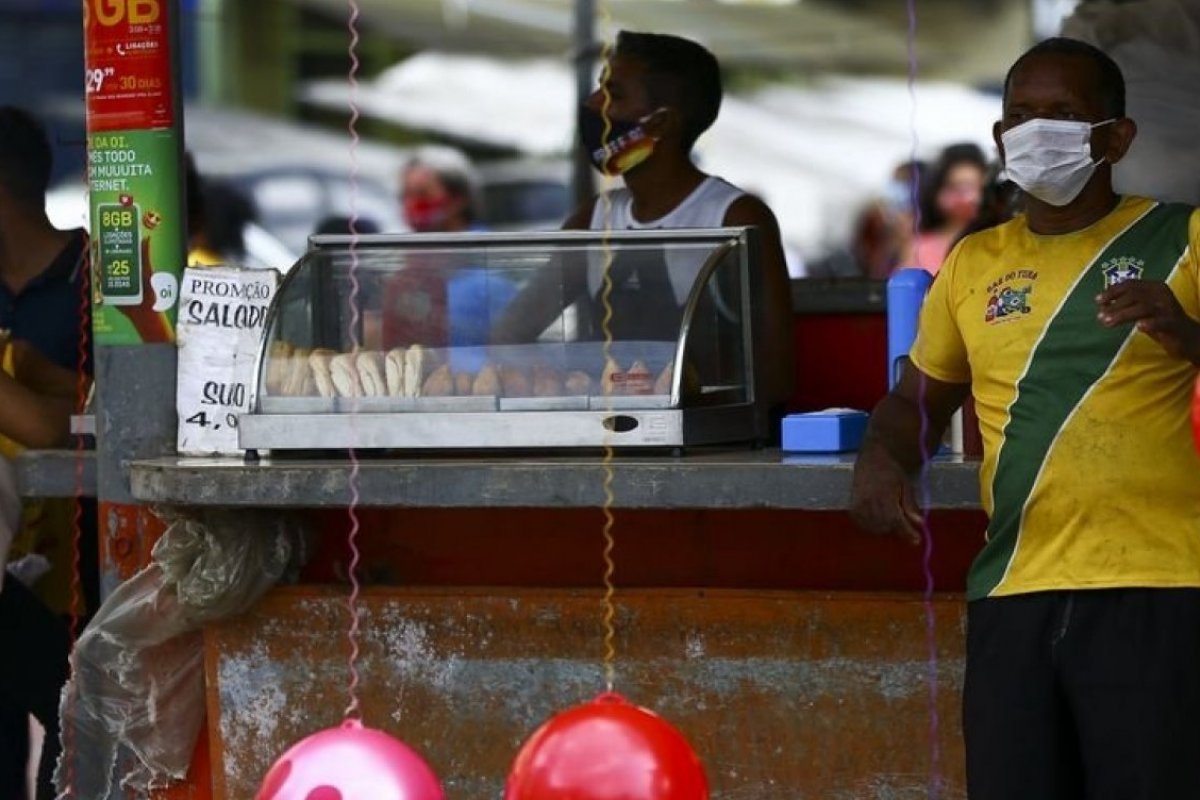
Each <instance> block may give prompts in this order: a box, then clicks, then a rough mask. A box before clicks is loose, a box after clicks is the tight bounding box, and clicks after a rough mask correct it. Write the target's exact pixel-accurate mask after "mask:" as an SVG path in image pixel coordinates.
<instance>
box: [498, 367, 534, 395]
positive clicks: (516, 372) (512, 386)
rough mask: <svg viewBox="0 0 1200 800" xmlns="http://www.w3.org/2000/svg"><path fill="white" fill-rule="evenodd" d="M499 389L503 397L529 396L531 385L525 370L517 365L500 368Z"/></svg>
mask: <svg viewBox="0 0 1200 800" xmlns="http://www.w3.org/2000/svg"><path fill="white" fill-rule="evenodd" d="M500 389H501V391H503V392H504V396H505V397H530V396H532V395H533V387H532V386H531V385H530V383H529V376H528V375H526V374H525V370H523V369H519V368H517V367H501V368H500Z"/></svg>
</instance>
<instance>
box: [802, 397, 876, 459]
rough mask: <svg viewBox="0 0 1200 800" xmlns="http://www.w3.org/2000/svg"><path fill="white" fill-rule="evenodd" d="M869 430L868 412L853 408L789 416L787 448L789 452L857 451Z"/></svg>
mask: <svg viewBox="0 0 1200 800" xmlns="http://www.w3.org/2000/svg"><path fill="white" fill-rule="evenodd" d="M866 430H867V412H865V411H856V410H854V409H849V408H834V409H829V410H827V411H813V412H810V413H807V414H788V415H787V416H786V417H784V418H783V436H782V439H783V443H782V444H783V449H784V451H786V452H789V453H846V452H849V451H851V450H857V449H858V446H859V445H860V444H861V443H862V438H863V434H864V433H865V432H866Z"/></svg>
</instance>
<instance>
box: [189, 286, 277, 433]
mask: <svg viewBox="0 0 1200 800" xmlns="http://www.w3.org/2000/svg"><path fill="white" fill-rule="evenodd" d="M278 281H279V274H278V273H276V272H274V271H273V270H243V269H235V268H233V267H196V268H189V269H187V270H184V273H183V286H182V291H181V294H180V304H179V324H178V328H177V341H178V344H179V375H178V380H177V385H176V395H175V410H176V412H177V413H178V414H179V427H178V435H177V437H176V439H177V441H176V447H177V449H178V450H179V452H180V453H181V454H184V455H215V454H221V455H237V454H239V453H240V452H241V451H240V450H239V449H238V446H237V445H238V442H237V421H238V415H239V414H241V413H243V412H246V411H249V410H250V398H251V396H252V395H253V391H252V387H253V386H254V382H255V380H257V377H258V376H257V375H255V373H254V367H255V363H256V361H257V358H258V351H259V347H260V343H261V341H262V336H263V331H264V330H265V326H266V318H267V309H268V308H269V307H270V305H271V299H272V298H273V297H274V296H275V289H276V286H277V285H278Z"/></svg>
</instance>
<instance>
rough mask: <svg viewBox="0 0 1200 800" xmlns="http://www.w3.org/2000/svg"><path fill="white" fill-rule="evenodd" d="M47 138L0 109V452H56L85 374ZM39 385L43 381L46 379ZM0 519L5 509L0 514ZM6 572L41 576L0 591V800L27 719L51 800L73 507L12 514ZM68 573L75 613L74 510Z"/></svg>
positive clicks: (75, 245) (37, 507)
mask: <svg viewBox="0 0 1200 800" xmlns="http://www.w3.org/2000/svg"><path fill="white" fill-rule="evenodd" d="M52 166H53V164H52V151H51V148H50V140H49V137H48V136H47V135H46V131H45V129H44V128H43V127H42V125H41V124H40V123H39V122H38V121H37V120H36V119H35V118H34V117H33V116H32V115H30V114H29V113H28V112H26V111H23V110H21V109H18V108H14V107H12V106H2V107H0V329H4V331H5V333H4V334H3V336H2V337H0V368H2V369H0V453H3V454H4V457H6V458H8V457H11V456H13V455H16V454H17V453H18V452H19V451H20V450H21V449H23V448H24V447H48V446H54V445H61V444H65V441H66V439H67V431H68V428H69V422H70V415H71V411H72V409H73V407H74V403H75V399H76V395H77V392H78V386H79V383H80V381H79V377H78V375H79V371H81V370H82V371H83V372H84V373H90V371H91V357H90V352H91V342H90V337H89V332H90V325H89V320H88V319H87V317H86V316H81V315H82V314H83V311H82V308H83V305H84V304H83V303H81V301H82V300H84V299H85V298H86V297H87V291H88V288H87V286H88V277H89V270H88V264H87V235H86V233H85V232H84V231H83V230H70V231H67V230H59V229H57V228H55V227H54V226H53V225H52V224H51V223H50V221H49V219H48V218H47V216H46V189H47V186H48V184H49V181H50V174H51V169H52ZM47 376H49V379H48V381H47V380H44V379H47ZM5 511H6V513H9V514H10V516H11V514H12V511H13V510H12V509H6V510H5ZM20 513H21V519H20V522H19V526H20V529H19V531H18V532H17V535H16V542H14V544H13V552H12V554H11V555H10V562H11V561H15V560H17V559H18V558H20V557H22V556H25V555H29V554H35V555H39V556H42V557H45V558H47V559H48V561H49V563H50V566H51V572H50V573H49V574H47V575H44V576H43V577H42V578H41V579H40V580H39V581H38V582H37V583H36V587H35V588H36V589H37V594H36V595H35V593H34V592H33V591H31V590H30V589H28V588H26V587H25V586H24V585H23V584H22V583H21V582H20V581H17V580H7V581H5V582H4V584H3V588H2V589H0V632H2V639H0V652H2V653H3V656H2V657H0V797H4V798H6V800H7V798H10V797H21V798H23V797H24V796H25V774H26V766H27V761H28V760H29V749H30V745H29V716H30V715H31V714H32V715H34V716H35V717H36V718H37V719H38V721H39V722H40V723H41V724H42V726H43V727H44V728H45V729H46V737H45V743H44V745H43V750H42V758H41V769H40V770H39V773H38V780H37V797H38V798H50V797H53V796H54V788H53V786H52V784H51V772H52V770H53V767H54V763H55V760H56V759H57V755H58V697H59V691H60V689H61V687H62V684H63V681H64V680H65V678H66V675H67V655H68V649H67V637H66V626H65V624H63V621H62V618H61V616H59V615H61V614H63V613H65V612H66V611H67V607H68V600H69V596H70V585H71V577H72V576H71V564H72V561H73V559H72V557H71V550H72V547H71V540H72V527H73V526H72V524H71V520H72V518H73V515H74V502H73V501H71V500H44V501H37V502H30V503H25V504H23V507H22V509H21V511H20ZM81 525H82V527H83V530H82V531H81V541H80V553H79V556H80V564H81V575H80V578H81V580H82V581H83V592H84V599H85V604H86V605H87V606H88V607H91V608H94V607H95V605H96V603H97V602H98V595H99V587H98V575H97V564H98V560H99V559H98V555H97V552H96V531H95V506H94V504H88V503H86V502H85V504H84V508H83V515H82V518H81Z"/></svg>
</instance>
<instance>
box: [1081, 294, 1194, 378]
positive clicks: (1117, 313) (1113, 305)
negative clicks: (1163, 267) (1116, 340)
mask: <svg viewBox="0 0 1200 800" xmlns="http://www.w3.org/2000/svg"><path fill="white" fill-rule="evenodd" d="M1096 305H1097V306H1098V308H1099V311H1098V313H1097V317H1098V318H1099V319H1100V324H1102V325H1104V326H1105V327H1108V328H1115V327H1116V326H1118V325H1124V324H1126V323H1129V322H1136V323H1137V327H1138V330H1139V331H1141V332H1142V333H1144V334H1146V335H1147V336H1149V337H1150V338H1151V339H1153V340H1154V341H1156V342H1158V343H1159V344H1160V345H1162V346H1163V349H1165V350H1166V351H1167V352H1168V353H1170V354H1171V355H1172V356H1175V357H1176V358H1182V359H1185V360H1187V361H1190V362H1191V363H1193V364H1200V323H1198V322H1196V320H1194V319H1192V318H1191V317H1189V316H1188V315H1187V313H1186V312H1185V311H1184V310H1183V306H1181V305H1179V300H1178V299H1177V298H1176V297H1175V294H1174V292H1172V291H1171V289H1170V287H1169V286H1167V284H1165V283H1163V282H1161V281H1141V280H1135V281H1125V282H1124V283H1119V284H1117V285H1116V286H1113V287H1111V288H1109V289H1106V290H1105V291H1104V293H1103V294H1101V295H1100V296H1099V297H1097V298H1096Z"/></svg>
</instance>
